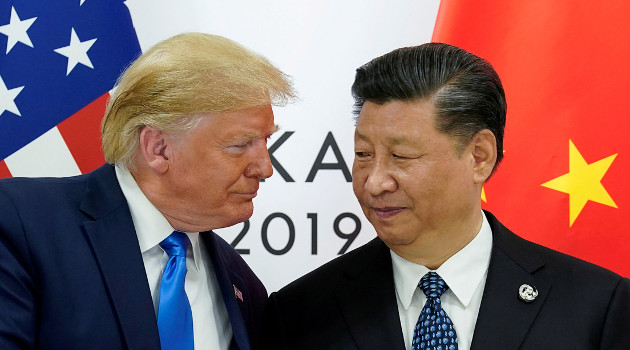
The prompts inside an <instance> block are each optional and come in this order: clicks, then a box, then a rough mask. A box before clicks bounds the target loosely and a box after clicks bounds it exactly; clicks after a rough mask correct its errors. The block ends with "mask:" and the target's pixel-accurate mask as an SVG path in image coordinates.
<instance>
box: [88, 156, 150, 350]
mask: <svg viewBox="0 0 630 350" xmlns="http://www.w3.org/2000/svg"><path fill="white" fill-rule="evenodd" d="M81 210H82V211H83V212H84V213H85V214H86V215H88V217H89V219H87V220H86V221H85V222H84V229H85V233H86V236H87V239H88V241H89V242H90V244H91V247H92V250H93V252H94V256H95V257H96V260H97V262H98V264H99V266H100V269H101V272H102V275H103V280H104V283H105V286H106V288H107V291H108V292H109V295H110V297H111V301H112V304H113V306H114V310H115V313H116V315H117V316H118V322H119V324H120V328H121V331H122V333H123V336H124V340H125V342H126V344H127V347H128V348H129V349H159V348H160V342H159V335H158V330H157V320H156V316H155V309H154V307H153V303H152V301H151V300H152V299H151V291H150V290H149V283H148V281H147V277H146V272H145V271H144V264H143V262H142V255H141V253H140V246H139V243H138V238H137V236H136V232H135V229H134V226H133V222H132V220H131V214H130V212H129V208H128V207H127V202H126V200H125V198H124V196H123V194H122V191H121V190H120V186H119V185H118V181H117V180H116V176H115V173H114V169H113V167H111V166H109V165H105V166H103V167H101V168H99V169H98V170H96V171H95V172H93V173H92V174H90V175H89V177H88V182H87V185H86V194H85V198H84V200H83V203H82V206H81Z"/></svg>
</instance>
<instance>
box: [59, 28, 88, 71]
mask: <svg viewBox="0 0 630 350" xmlns="http://www.w3.org/2000/svg"><path fill="white" fill-rule="evenodd" d="M95 41H96V39H91V40H87V41H81V40H79V37H78V36H77V33H76V32H75V31H74V28H72V32H71V33H70V45H68V46H65V47H60V48H58V49H55V52H56V53H58V54H60V55H63V56H66V57H67V58H68V69H67V71H66V76H68V75H69V74H70V72H72V70H73V69H74V67H75V66H76V65H77V64H78V63H81V64H82V65H84V66H86V67H90V68H92V69H94V66H92V61H90V57H88V55H87V52H88V50H89V49H90V47H92V45H94V42H95Z"/></svg>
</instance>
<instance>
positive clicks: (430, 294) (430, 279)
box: [418, 271, 448, 299]
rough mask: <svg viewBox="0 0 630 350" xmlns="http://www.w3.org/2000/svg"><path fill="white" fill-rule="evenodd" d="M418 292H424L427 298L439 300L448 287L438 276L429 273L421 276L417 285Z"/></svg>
mask: <svg viewBox="0 0 630 350" xmlns="http://www.w3.org/2000/svg"><path fill="white" fill-rule="evenodd" d="M418 287H419V288H420V290H422V291H423V292H424V295H426V296H427V298H438V299H439V298H440V297H441V296H442V294H444V292H446V290H447V289H448V285H447V284H446V282H444V280H443V279H442V277H440V275H438V274H437V273H435V272H433V271H430V272H427V273H426V275H424V276H422V278H421V279H420V282H419V283H418Z"/></svg>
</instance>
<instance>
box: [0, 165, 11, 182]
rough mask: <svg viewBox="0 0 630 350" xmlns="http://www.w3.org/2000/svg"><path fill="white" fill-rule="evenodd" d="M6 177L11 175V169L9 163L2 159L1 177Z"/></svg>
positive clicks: (0, 166)
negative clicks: (8, 166)
mask: <svg viewBox="0 0 630 350" xmlns="http://www.w3.org/2000/svg"><path fill="white" fill-rule="evenodd" d="M6 177H11V172H10V171H9V168H7V165H6V164H4V162H3V161H0V179H4V178H6Z"/></svg>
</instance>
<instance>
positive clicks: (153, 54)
mask: <svg viewBox="0 0 630 350" xmlns="http://www.w3.org/2000/svg"><path fill="white" fill-rule="evenodd" d="M292 97H293V91H292V87H291V85H290V83H289V82H288V80H287V78H286V76H285V75H284V74H283V73H282V72H280V71H279V70H278V69H276V68H275V67H274V66H273V65H271V64H270V63H269V62H268V61H267V60H266V59H265V58H263V57H261V56H259V55H257V54H254V53H252V52H250V51H248V50H247V49H245V48H243V47H242V46H240V45H239V44H237V43H235V42H233V41H230V40H228V39H225V38H222V37H218V36H213V35H209V34H200V33H189V34H182V35H179V36H176V37H173V38H171V39H167V40H165V41H163V42H161V43H159V44H157V45H156V46H155V47H153V48H152V49H150V50H149V51H148V52H146V53H145V54H143V55H142V56H141V57H140V58H138V59H137V60H136V61H135V62H134V63H133V64H132V65H131V66H130V67H129V68H128V69H127V70H126V72H125V73H124V74H123V75H122V76H121V78H120V79H119V82H118V87H117V88H116V90H115V92H114V93H113V94H112V96H111V100H110V102H109V105H108V107H107V111H106V115H105V117H104V119H103V124H102V138H103V150H104V153H105V158H106V160H107V161H108V163H109V164H106V165H104V166H102V167H100V168H99V169H97V170H95V171H93V172H91V173H89V174H85V175H82V176H76V177H70V178H55V179H53V178H35V179H24V178H13V179H5V180H2V181H0V349H109V350H111V349H160V347H161V346H162V348H164V346H165V344H162V345H161V344H160V339H161V337H162V336H164V334H165V333H174V334H177V332H178V329H165V331H163V329H162V328H160V327H159V326H158V323H159V322H158V319H159V317H158V314H159V311H160V310H159V307H158V305H161V304H160V287H161V285H165V283H167V282H161V281H164V280H162V277H163V276H162V271H163V270H164V269H165V265H166V264H167V261H169V255H168V254H167V253H166V252H165V250H164V249H163V248H162V246H161V245H160V243H161V242H162V241H164V240H165V239H166V238H167V237H170V236H171V234H173V232H174V231H179V232H181V233H177V232H176V233H174V234H178V235H180V237H184V238H183V241H187V242H188V241H189V244H184V246H187V248H186V250H185V251H184V252H185V253H184V255H185V258H184V262H185V265H184V266H185V268H186V269H187V272H185V283H184V284H182V288H183V289H185V295H186V297H185V298H186V300H187V301H188V303H189V304H190V307H189V308H188V310H189V313H191V314H192V327H191V328H192V330H193V332H192V334H191V338H194V348H196V349H256V348H257V339H258V334H259V329H260V318H261V315H262V311H263V308H264V304H265V302H266V300H267V293H266V290H265V288H264V286H263V285H262V283H261V282H260V280H259V279H258V278H257V277H256V276H255V275H254V273H253V272H252V271H251V270H250V268H249V267H248V266H247V264H246V263H245V262H244V261H243V260H242V259H241V257H240V256H239V255H238V254H237V253H236V251H235V250H234V249H233V248H232V247H231V246H230V245H229V244H227V243H226V242H225V241H224V240H222V239H221V238H219V237H218V236H217V235H216V234H214V233H213V232H211V231H210V230H212V229H216V228H220V227H226V226H230V225H233V224H236V223H239V222H242V221H245V220H247V219H248V218H249V217H250V216H251V215H252V210H253V204H252V199H253V198H254V197H255V196H256V193H257V191H258V187H259V183H260V180H261V179H264V178H267V177H269V176H271V174H272V167H271V162H270V158H269V154H268V151H267V147H266V142H267V139H268V138H269V136H270V135H271V134H272V133H273V132H274V131H276V130H277V126H276V125H275V124H274V116H273V112H272V108H271V105H272V104H275V105H278V104H283V103H285V102H287V100H288V99H290V98H292ZM180 261H181V260H180ZM182 276H183V275H182ZM178 302H179V301H178ZM178 310H179V309H178ZM189 315H190V314H189ZM188 320H190V317H188ZM173 348H177V349H179V348H183V347H179V346H178V345H177V344H175V345H173Z"/></svg>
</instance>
